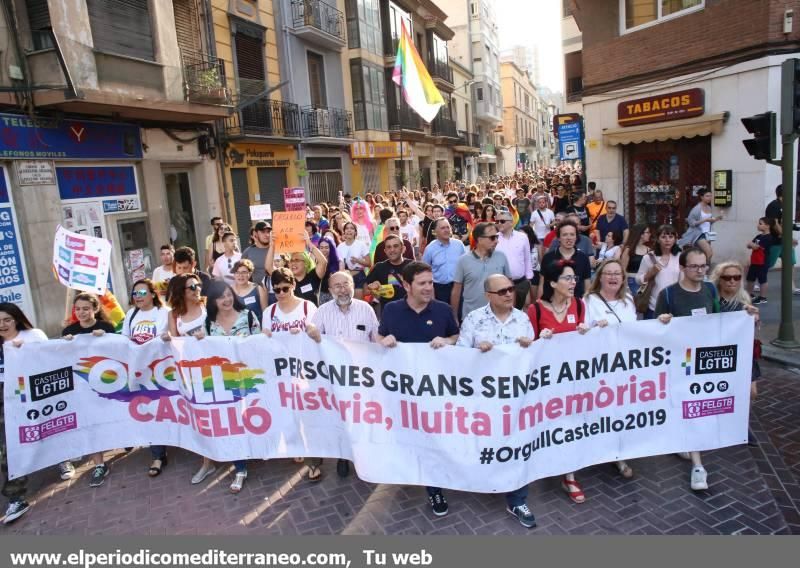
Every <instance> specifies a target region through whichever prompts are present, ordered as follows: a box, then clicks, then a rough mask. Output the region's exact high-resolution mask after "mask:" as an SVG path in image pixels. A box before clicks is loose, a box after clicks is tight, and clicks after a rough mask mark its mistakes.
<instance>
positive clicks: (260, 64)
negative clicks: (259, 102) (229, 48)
mask: <svg viewBox="0 0 800 568" xmlns="http://www.w3.org/2000/svg"><path fill="white" fill-rule="evenodd" d="M233 37H234V43H235V44H236V74H237V77H238V78H239V91H240V92H241V94H242V95H244V96H245V97H252V96H255V95H258V94H259V93H261V92H262V91H263V90H264V88H265V79H266V70H265V69H264V36H263V33H260V32H257V31H251V30H250V29H244V30H242V29H238V30H237V31H236V33H235V34H234V36H233Z"/></svg>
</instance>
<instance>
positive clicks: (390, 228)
mask: <svg viewBox="0 0 800 568" xmlns="http://www.w3.org/2000/svg"><path fill="white" fill-rule="evenodd" d="M386 230H387V231H399V230H400V227H386Z"/></svg>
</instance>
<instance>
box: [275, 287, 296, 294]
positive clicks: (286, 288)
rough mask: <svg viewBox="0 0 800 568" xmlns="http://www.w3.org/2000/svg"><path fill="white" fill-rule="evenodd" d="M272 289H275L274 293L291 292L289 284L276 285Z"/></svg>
mask: <svg viewBox="0 0 800 568" xmlns="http://www.w3.org/2000/svg"><path fill="white" fill-rule="evenodd" d="M274 290H275V293H276V294H288V293H289V292H291V290H292V287H291V286H278V287H277V288H274Z"/></svg>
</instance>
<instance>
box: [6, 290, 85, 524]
mask: <svg viewBox="0 0 800 568" xmlns="http://www.w3.org/2000/svg"><path fill="white" fill-rule="evenodd" d="M41 341H47V335H45V333H44V332H43V331H42V330H41V329H36V328H34V327H33V324H31V322H30V320H29V319H28V318H27V316H26V315H25V314H24V313H23V312H22V310H21V309H19V306H17V305H16V304H12V303H9V302H2V303H0V389H2V388H3V382H4V381H5V352H6V350H7V349H11V348H12V347H14V348H17V347H21V346H22V344H23V343H39V342H41ZM4 400H5V397H3V396H0V470H1V471H2V474H3V487H2V491H1V492H2V494H3V497H6V498H7V499H8V508H7V509H6V514H5V517H3V524H6V525H7V524H9V523H11V522H12V521H15V520H17V519H18V518H20V517H21V516H22V515H24V514H25V513H27V512H28V510H29V509H30V508H31V506H30V504H28V502H27V501H26V500H25V494H26V493H27V488H28V476H22V477H17V478H15V479H9V478H8V461H7V459H8V451H7V446H6V436H5V431H6V429H5V402H4ZM70 465H71V464H70ZM73 471H74V470H73Z"/></svg>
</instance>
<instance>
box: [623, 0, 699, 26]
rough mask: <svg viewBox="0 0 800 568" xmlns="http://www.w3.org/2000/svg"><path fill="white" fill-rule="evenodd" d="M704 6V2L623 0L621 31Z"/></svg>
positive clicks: (685, 0)
mask: <svg viewBox="0 0 800 568" xmlns="http://www.w3.org/2000/svg"><path fill="white" fill-rule="evenodd" d="M704 5H705V0H624V3H623V4H622V6H623V9H624V14H623V17H624V21H625V29H624V30H623V31H628V30H632V29H635V28H638V27H639V26H645V25H648V24H654V23H656V22H658V21H659V20H663V19H669V18H672V17H675V16H681V15H684V13H689V12H693V11H695V10H700V9H702V8H703V6H704Z"/></svg>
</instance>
